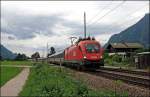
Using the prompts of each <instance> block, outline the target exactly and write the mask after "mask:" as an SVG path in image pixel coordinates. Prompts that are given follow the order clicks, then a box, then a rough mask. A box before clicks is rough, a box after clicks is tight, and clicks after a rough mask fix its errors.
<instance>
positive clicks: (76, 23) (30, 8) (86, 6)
mask: <svg viewBox="0 0 150 97" xmlns="http://www.w3.org/2000/svg"><path fill="white" fill-rule="evenodd" d="M121 2H122V1H59V2H58V1H56V2H55V1H13V2H12V1H2V4H1V5H2V6H1V34H2V43H3V44H4V45H5V46H6V47H8V48H9V49H11V50H13V51H15V52H25V53H26V54H27V55H29V56H30V55H31V54H32V53H33V52H35V51H39V52H40V53H41V54H43V51H45V53H46V45H47V43H48V44H49V46H54V47H55V48H56V50H57V51H59V50H62V49H64V48H66V47H68V46H69V45H70V40H69V37H71V36H76V37H83V36H84V33H83V32H84V29H83V12H84V11H86V14H87V18H86V19H87V36H88V35H90V36H95V37H96V39H97V40H98V41H99V42H100V43H101V44H102V45H104V44H105V43H106V42H107V41H108V39H109V37H111V35H113V34H116V33H119V32H121V31H122V30H124V29H126V28H127V27H129V26H131V25H132V24H134V23H136V22H137V21H138V20H139V19H141V18H142V17H143V16H144V14H145V13H147V12H148V11H149V10H148V8H149V5H148V2H147V1H144V2H142V1H140V2H139V1H136V2H135V1H134V2H133V1H132V2H131V1H126V2H125V3H124V4H123V5H122V6H120V7H119V8H117V9H116V10H115V11H112V12H110V13H109V14H108V15H106V16H105V17H104V18H102V20H100V21H99V18H101V17H102V16H103V15H104V14H106V13H107V12H108V11H109V10H111V9H113V8H114V7H115V6H116V5H118V4H120V3H121ZM145 4H147V5H146V6H145ZM143 6H145V7H143ZM139 9H140V10H139ZM90 20H91V21H90ZM89 24H91V25H89Z"/></svg>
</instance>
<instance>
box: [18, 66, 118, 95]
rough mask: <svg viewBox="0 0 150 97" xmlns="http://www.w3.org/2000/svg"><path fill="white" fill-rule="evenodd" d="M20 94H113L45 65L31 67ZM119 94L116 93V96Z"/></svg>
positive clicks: (65, 71) (63, 69)
mask: <svg viewBox="0 0 150 97" xmlns="http://www.w3.org/2000/svg"><path fill="white" fill-rule="evenodd" d="M19 95H20V96H50V97H68V96H70V97H87V96H89V97H91V96H99V97H104V96H105V97H106V96H107V97H109V96H113V97H114V96H115V93H114V92H112V91H110V92H109V91H95V90H92V89H89V88H88V87H87V86H86V85H85V84H84V83H83V82H81V81H77V80H75V79H74V78H73V77H72V76H71V74H70V72H69V70H67V69H65V68H62V69H61V70H60V68H58V67H53V66H47V65H45V64H44V65H37V66H36V68H31V71H30V75H29V78H28V80H27V82H26V84H25V86H24V87H23V90H22V91H21V92H20V94H19ZM118 96H120V95H117V97H118Z"/></svg>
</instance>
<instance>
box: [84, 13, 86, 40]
mask: <svg viewBox="0 0 150 97" xmlns="http://www.w3.org/2000/svg"><path fill="white" fill-rule="evenodd" d="M84 38H86V13H85V12H84Z"/></svg>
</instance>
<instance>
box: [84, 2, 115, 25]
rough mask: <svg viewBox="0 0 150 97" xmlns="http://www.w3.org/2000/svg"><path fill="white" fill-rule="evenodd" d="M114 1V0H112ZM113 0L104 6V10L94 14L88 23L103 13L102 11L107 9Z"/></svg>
mask: <svg viewBox="0 0 150 97" xmlns="http://www.w3.org/2000/svg"><path fill="white" fill-rule="evenodd" d="M112 1H113V0H112ZM112 1H111V2H110V3H109V4H107V5H106V6H104V7H103V8H102V10H100V11H99V12H98V13H97V14H96V15H95V16H93V17H92V18H91V19H90V20H89V22H88V23H87V25H88V24H90V22H91V21H92V20H93V19H94V18H95V17H97V16H98V15H99V14H100V13H102V12H103V11H104V9H106V8H107V7H108V6H109V5H111V4H112Z"/></svg>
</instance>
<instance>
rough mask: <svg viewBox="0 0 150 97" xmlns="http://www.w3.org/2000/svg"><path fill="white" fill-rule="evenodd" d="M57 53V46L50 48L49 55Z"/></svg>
mask: <svg viewBox="0 0 150 97" xmlns="http://www.w3.org/2000/svg"><path fill="white" fill-rule="evenodd" d="M55 53H56V51H55V48H54V47H51V48H50V53H48V55H47V57H49V56H50V55H52V54H55Z"/></svg>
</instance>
